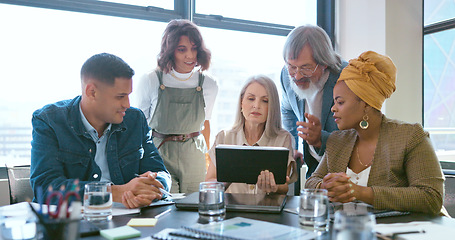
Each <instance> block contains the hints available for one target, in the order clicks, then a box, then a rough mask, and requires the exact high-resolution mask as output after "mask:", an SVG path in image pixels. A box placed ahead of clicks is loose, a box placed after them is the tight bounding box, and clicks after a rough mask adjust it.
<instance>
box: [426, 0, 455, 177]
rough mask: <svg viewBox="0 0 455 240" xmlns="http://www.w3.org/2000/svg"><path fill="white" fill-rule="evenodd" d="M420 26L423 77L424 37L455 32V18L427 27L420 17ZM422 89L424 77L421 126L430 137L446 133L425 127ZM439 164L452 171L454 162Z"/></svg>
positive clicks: (440, 129)
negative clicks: (433, 134)
mask: <svg viewBox="0 0 455 240" xmlns="http://www.w3.org/2000/svg"><path fill="white" fill-rule="evenodd" d="M422 9H423V12H425V4H424V2H423V1H422ZM422 26H423V33H422V43H423V44H422V54H423V57H422V76H425V68H424V67H423V66H424V64H425V49H424V46H425V43H424V41H425V36H426V35H430V34H434V33H439V32H443V31H447V30H455V17H454V18H451V19H446V20H443V21H439V22H435V23H431V24H427V25H425V23H424V17H422ZM424 88H425V79H424V77H422V125H423V127H424V129H425V130H426V131H428V132H429V133H430V136H431V134H432V133H437V132H441V131H447V129H446V128H428V127H425V92H424V91H425V89H424ZM449 131H453V130H450V129H449ZM439 162H440V164H441V167H442V169H444V170H446V169H450V170H454V169H455V162H451V161H444V160H439Z"/></svg>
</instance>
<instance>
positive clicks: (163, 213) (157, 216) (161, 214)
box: [155, 208, 171, 219]
mask: <svg viewBox="0 0 455 240" xmlns="http://www.w3.org/2000/svg"><path fill="white" fill-rule="evenodd" d="M169 212H171V209H170V208H169V209H168V210H166V211H164V212H162V213H160V214H158V215H156V216H155V219H158V218H160V217H162V216H164V215H165V214H166V213H169Z"/></svg>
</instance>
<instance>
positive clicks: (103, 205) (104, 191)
mask: <svg viewBox="0 0 455 240" xmlns="http://www.w3.org/2000/svg"><path fill="white" fill-rule="evenodd" d="M84 218H85V219H86V220H88V221H104V220H111V219H112V190H111V183H110V182H91V183H87V184H85V191H84Z"/></svg>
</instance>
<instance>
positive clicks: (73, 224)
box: [40, 219, 80, 240]
mask: <svg viewBox="0 0 455 240" xmlns="http://www.w3.org/2000/svg"><path fill="white" fill-rule="evenodd" d="M40 225H41V230H42V233H43V239H49V240H60V239H65V240H77V239H79V225H80V220H79V219H47V220H45V221H44V222H40Z"/></svg>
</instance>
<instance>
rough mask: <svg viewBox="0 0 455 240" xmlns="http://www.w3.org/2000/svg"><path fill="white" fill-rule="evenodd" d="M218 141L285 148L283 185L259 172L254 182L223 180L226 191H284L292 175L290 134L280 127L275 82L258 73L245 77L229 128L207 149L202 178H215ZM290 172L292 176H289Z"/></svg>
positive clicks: (293, 175)
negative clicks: (284, 181) (205, 165)
mask: <svg viewBox="0 0 455 240" xmlns="http://www.w3.org/2000/svg"><path fill="white" fill-rule="evenodd" d="M218 144H231V145H247V146H273V147H286V148H288V149H289V160H288V172H287V174H288V177H286V183H285V184H276V183H275V178H274V176H273V173H272V172H269V171H267V170H265V171H262V172H261V174H260V175H259V176H258V181H257V183H256V184H246V183H226V192H227V193H279V194H286V193H287V192H288V184H289V183H291V182H292V181H291V179H292V180H293V181H295V178H296V175H295V174H292V170H293V169H295V161H294V158H293V152H294V151H293V149H294V148H293V142H292V136H291V134H290V133H289V132H288V131H286V130H284V129H283V128H282V127H281V115H280V103H279V98H278V91H277V89H276V86H275V83H274V82H273V81H272V80H271V79H270V78H268V77H266V76H263V75H259V76H253V77H251V78H249V79H248V80H247V82H246V83H245V85H244V86H243V88H242V90H241V92H240V98H239V104H238V108H237V116H236V120H235V123H234V126H233V127H232V129H230V130H227V131H224V130H223V131H221V132H219V133H218V135H217V136H216V139H215V143H214V144H213V147H212V148H211V149H210V150H209V156H210V160H211V161H210V164H209V168H208V171H207V176H206V181H216V179H217V178H216V157H215V146H216V145H218ZM291 175H292V176H291Z"/></svg>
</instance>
